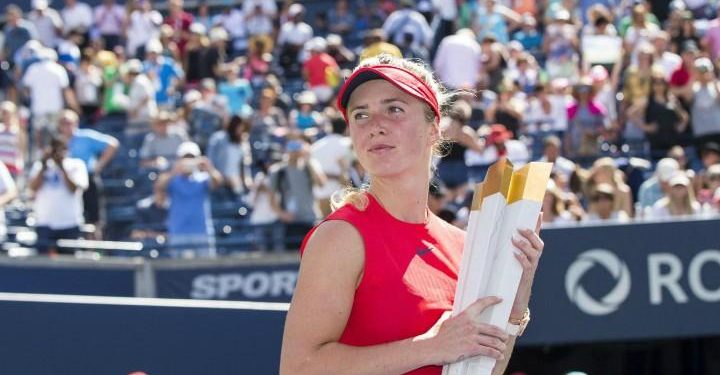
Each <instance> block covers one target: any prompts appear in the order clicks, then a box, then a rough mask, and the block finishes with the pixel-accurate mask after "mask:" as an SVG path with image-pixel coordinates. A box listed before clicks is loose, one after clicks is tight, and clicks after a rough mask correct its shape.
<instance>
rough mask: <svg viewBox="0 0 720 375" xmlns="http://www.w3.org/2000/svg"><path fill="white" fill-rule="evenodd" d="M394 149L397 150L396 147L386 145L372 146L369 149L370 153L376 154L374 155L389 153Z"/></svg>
mask: <svg viewBox="0 0 720 375" xmlns="http://www.w3.org/2000/svg"><path fill="white" fill-rule="evenodd" d="M394 148H395V147H394V146H390V145H385V144H379V145H374V146H371V147H370V148H369V149H368V152H371V153H374V154H382V153H385V152H388V151H390V150H392V149H394Z"/></svg>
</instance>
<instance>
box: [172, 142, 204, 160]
mask: <svg viewBox="0 0 720 375" xmlns="http://www.w3.org/2000/svg"><path fill="white" fill-rule="evenodd" d="M201 154H202V153H201V152H200V146H198V145H197V143H195V142H189V141H187V142H183V143H181V144H180V146H178V149H177V153H176V155H177V157H179V158H182V157H185V156H188V155H191V156H194V157H198V156H200V155H201Z"/></svg>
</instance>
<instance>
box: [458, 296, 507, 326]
mask: <svg viewBox="0 0 720 375" xmlns="http://www.w3.org/2000/svg"><path fill="white" fill-rule="evenodd" d="M501 301H502V299H501V298H499V297H495V296H487V297H483V298H480V299H478V300H477V301H475V302H473V303H472V304H471V305H470V306H468V307H467V309H465V313H466V314H468V315H469V316H470V317H471V318H472V319H473V321H477V317H478V316H480V313H482V312H483V311H485V309H487V308H488V307H490V306H492V305H497V304H498V303H500V302H501Z"/></svg>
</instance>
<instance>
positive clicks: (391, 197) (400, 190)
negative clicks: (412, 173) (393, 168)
mask: <svg viewBox="0 0 720 375" xmlns="http://www.w3.org/2000/svg"><path fill="white" fill-rule="evenodd" d="M419 180H420V181H419ZM428 186H429V179H428V178H410V179H408V178H405V179H399V178H397V179H395V178H390V179H382V178H373V180H372V182H371V183H370V188H369V189H368V191H369V192H370V193H371V194H372V195H373V196H374V197H375V198H376V199H377V200H378V202H379V203H380V204H381V205H382V206H383V208H385V210H386V211H387V212H389V213H390V214H391V215H393V216H394V217H395V218H397V219H399V220H401V221H405V222H409V223H425V222H426V221H427V212H428V210H427V204H428Z"/></svg>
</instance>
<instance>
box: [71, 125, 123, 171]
mask: <svg viewBox="0 0 720 375" xmlns="http://www.w3.org/2000/svg"><path fill="white" fill-rule="evenodd" d="M114 141H115V139H114V138H113V137H111V136H109V135H105V134H103V133H100V132H98V131H95V130H92V129H77V130H76V131H75V133H74V134H73V136H72V138H70V142H69V144H68V151H69V154H70V155H69V156H70V157H71V158H75V159H80V160H82V161H83V163H85V167H86V168H87V170H88V172H89V173H93V172H94V171H95V164H96V163H97V160H98V157H99V156H100V155H102V153H103V152H105V149H106V148H107V147H108V146H110V145H111V144H113V143H114Z"/></svg>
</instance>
